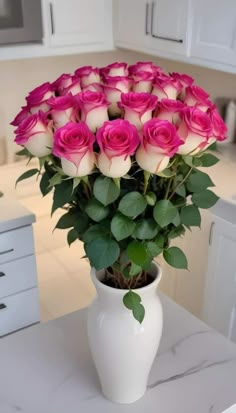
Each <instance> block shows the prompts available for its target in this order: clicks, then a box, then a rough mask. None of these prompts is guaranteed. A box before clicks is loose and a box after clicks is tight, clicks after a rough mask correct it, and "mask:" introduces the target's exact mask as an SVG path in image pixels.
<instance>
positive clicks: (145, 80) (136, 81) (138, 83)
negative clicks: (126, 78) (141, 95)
mask: <svg viewBox="0 0 236 413" xmlns="http://www.w3.org/2000/svg"><path fill="white" fill-rule="evenodd" d="M153 80H154V75H153V73H151V72H142V71H141V70H140V71H139V72H137V73H134V74H133V92H145V93H151V91H152V82H153Z"/></svg>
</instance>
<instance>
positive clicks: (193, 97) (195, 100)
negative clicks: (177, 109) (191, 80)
mask: <svg viewBox="0 0 236 413" xmlns="http://www.w3.org/2000/svg"><path fill="white" fill-rule="evenodd" d="M208 98H209V95H208V93H207V92H205V90H203V89H202V88H201V87H199V86H196V85H192V86H188V87H186V96H185V99H184V103H186V105H188V106H195V105H196V104H200V103H203V104H205V103H206V101H208Z"/></svg>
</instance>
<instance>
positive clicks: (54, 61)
mask: <svg viewBox="0 0 236 413" xmlns="http://www.w3.org/2000/svg"><path fill="white" fill-rule="evenodd" d="M138 60H152V61H153V62H154V63H156V64H158V65H160V66H161V67H163V68H164V69H165V70H166V71H179V72H185V73H188V74H189V75H191V76H193V77H194V78H195V79H196V83H198V84H199V85H201V86H202V87H203V88H205V89H206V90H207V91H208V92H209V93H210V94H211V98H212V99H213V100H214V99H216V98H218V97H228V98H231V97H232V98H236V90H235V81H236V75H233V74H229V73H223V72H219V71H215V70H211V69H206V68H202V67H198V66H192V65H187V64H183V63H179V62H174V61H168V60H164V59H159V58H157V57H152V56H148V55H144V54H141V53H136V52H129V51H125V50H117V51H114V52H106V53H91V54H83V55H78V56H59V57H47V58H35V59H23V60H15V61H5V62H0V139H1V138H3V137H4V138H6V141H7V149H8V161H12V160H13V153H14V151H15V149H16V148H15V145H14V143H13V128H12V127H11V126H10V125H9V122H10V121H11V120H12V119H13V118H14V117H15V115H16V114H17V113H18V112H19V110H20V107H21V106H23V105H24V98H25V96H26V95H27V94H28V92H29V91H30V90H32V89H33V88H34V87H36V86H38V85H40V84H41V83H43V82H46V81H52V80H55V79H56V78H57V77H58V76H59V75H60V74H61V73H70V72H73V71H74V70H75V69H76V68H77V67H79V66H83V65H94V66H104V65H106V64H109V63H111V62H113V61H127V62H128V63H134V62H135V61H138ZM2 155H3V154H2V153H1V147H0V164H1V156H2Z"/></svg>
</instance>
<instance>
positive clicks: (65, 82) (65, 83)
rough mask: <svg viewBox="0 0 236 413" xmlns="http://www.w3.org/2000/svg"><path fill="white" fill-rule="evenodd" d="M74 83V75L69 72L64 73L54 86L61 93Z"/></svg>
mask: <svg viewBox="0 0 236 413" xmlns="http://www.w3.org/2000/svg"><path fill="white" fill-rule="evenodd" d="M71 84H72V75H70V74H69V73H63V74H62V75H61V76H60V77H58V78H57V79H56V80H55V81H54V82H53V83H52V87H53V89H54V90H55V91H56V93H57V94H58V95H60V94H61V92H62V90H63V89H66V88H67V87H69V86H70V85H71Z"/></svg>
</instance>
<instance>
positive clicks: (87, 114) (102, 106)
mask: <svg viewBox="0 0 236 413" xmlns="http://www.w3.org/2000/svg"><path fill="white" fill-rule="evenodd" d="M77 99H78V103H79V108H80V110H81V120H82V121H83V122H86V123H87V125H88V127H89V129H90V130H91V131H92V132H95V131H96V129H97V128H100V126H102V125H103V123H104V122H105V121H106V120H108V110H107V108H108V106H109V103H110V102H108V101H107V100H106V97H105V95H104V94H103V93H99V92H90V91H89V90H88V91H87V92H81V93H79V94H78V95H77Z"/></svg>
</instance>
